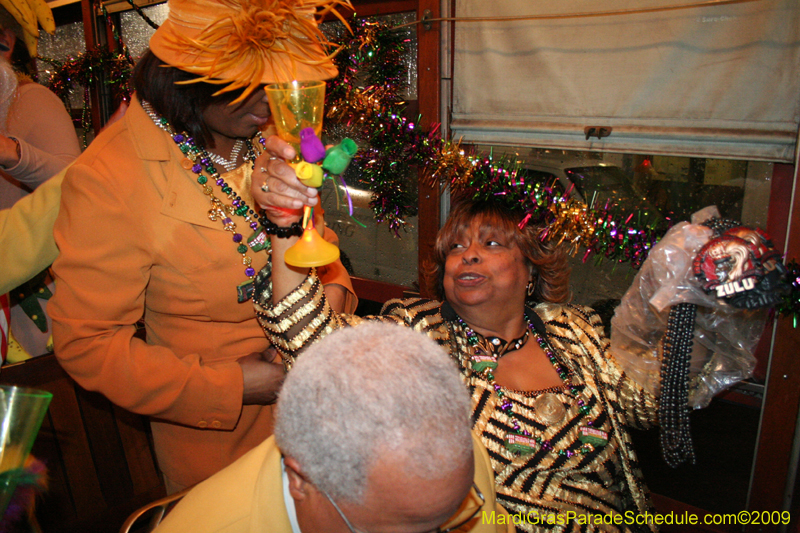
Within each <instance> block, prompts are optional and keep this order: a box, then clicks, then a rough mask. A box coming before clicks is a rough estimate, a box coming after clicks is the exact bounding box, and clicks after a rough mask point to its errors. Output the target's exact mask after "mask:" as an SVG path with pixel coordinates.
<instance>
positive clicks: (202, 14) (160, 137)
mask: <svg viewBox="0 0 800 533" xmlns="http://www.w3.org/2000/svg"><path fill="white" fill-rule="evenodd" d="M335 4H336V2H323V1H322V0H307V1H303V0H296V1H294V2H282V3H281V4H280V5H281V6H282V8H281V9H277V8H276V7H275V4H274V3H272V2H268V1H265V0H237V1H233V2H232V1H230V0H224V1H223V0H170V1H169V4H168V7H169V16H168V18H167V20H166V21H164V23H163V24H161V26H160V27H159V29H158V30H157V31H156V32H155V33H154V34H153V36H152V38H151V39H150V50H149V51H147V52H146V53H145V54H144V56H143V57H142V58H141V59H140V60H139V61H138V63H137V65H136V68H135V70H134V75H133V85H134V89H135V93H134V96H133V98H132V101H131V104H130V107H129V108H128V111H127V112H126V113H125V116H124V117H123V118H122V119H121V120H120V121H118V122H117V123H115V124H113V125H112V126H110V127H109V128H108V129H106V130H105V131H104V132H103V133H101V134H100V135H99V136H98V137H97V138H95V139H94V140H93V141H92V144H91V145H90V146H89V147H88V148H87V149H86V150H85V151H84V153H83V154H82V155H81V156H80V157H79V158H78V160H77V161H76V162H75V163H74V164H73V165H72V166H71V167H70V168H69V170H68V171H67V174H66V177H65V178H64V182H63V185H62V188H61V194H62V199H61V206H60V210H59V214H58V218H57V220H56V223H55V229H54V233H55V240H56V244H57V245H58V248H59V256H58V258H57V259H56V261H55V263H54V265H53V271H54V272H55V275H56V284H57V290H56V293H55V295H54V297H53V299H52V300H51V302H50V311H51V316H52V317H53V322H54V326H53V330H54V331H53V338H54V342H55V355H56V357H57V358H58V360H59V362H60V364H61V366H62V367H63V368H64V369H65V370H66V371H67V372H68V373H69V374H70V375H71V376H72V377H73V378H74V379H75V380H76V381H77V382H78V383H79V384H81V385H82V386H83V387H84V388H86V389H89V390H93V391H99V392H101V393H103V394H104V395H105V396H106V397H108V398H109V399H110V400H111V401H112V402H114V403H116V404H117V405H119V406H121V407H123V408H125V409H128V410H130V411H133V412H136V413H140V414H144V415H148V416H150V417H151V427H152V433H153V441H154V445H155V450H156V456H157V459H158V465H159V467H160V469H161V472H162V474H163V476H164V479H165V484H166V487H167V491H168V492H169V493H173V492H177V491H178V490H181V489H182V488H184V487H188V486H190V485H194V484H195V483H197V482H199V481H202V480H203V479H206V478H207V477H209V476H210V475H212V474H214V473H216V472H218V471H219V470H221V469H222V468H224V467H225V466H227V465H229V464H231V463H232V462H233V461H235V460H236V459H238V458H239V457H241V456H242V455H244V454H245V453H246V452H248V451H249V450H251V449H252V448H254V447H255V446H257V445H259V444H261V443H262V442H263V441H264V439H266V438H267V437H269V436H270V435H271V434H272V429H273V414H272V405H271V404H272V403H273V402H274V401H275V397H276V394H277V390H278V389H279V387H280V385H281V383H282V380H283V377H284V371H283V367H282V366H281V365H280V364H275V363H273V362H272V361H273V358H274V357H275V354H274V351H273V350H271V349H270V344H269V341H268V340H267V339H266V338H265V336H264V333H263V331H262V330H261V329H260V327H259V325H258V322H257V320H256V318H255V312H254V310H253V306H252V302H251V298H250V297H251V294H252V278H253V277H254V275H255V272H257V271H258V270H260V269H261V268H263V266H264V265H266V264H267V262H268V257H269V256H268V252H267V248H268V246H269V244H270V239H269V237H270V235H268V234H267V233H266V231H265V228H264V226H262V224H261V221H260V219H259V214H258V213H257V212H256V211H255V209H254V208H253V206H254V205H255V204H254V203H253V201H252V198H251V196H250V194H249V190H250V182H251V179H253V178H252V176H253V175H254V174H256V175H259V176H260V174H262V171H261V170H260V166H256V167H255V168H254V166H253V160H254V159H255V157H256V155H257V154H258V153H259V152H260V151H261V150H263V145H262V137H261V130H262V129H263V128H265V127H266V126H267V123H268V122H269V119H270V113H269V106H268V102H267V99H266V93H265V91H264V90H263V87H264V85H265V84H268V83H272V82H277V81H289V80H292V79H327V78H330V77H332V76H334V75H335V74H336V69H335V67H334V66H333V63H332V61H331V59H330V58H329V57H328V56H327V55H326V53H325V52H323V50H322V47H321V44H320V43H321V42H322V41H323V38H322V36H321V33H320V32H319V30H318V29H317V25H316V20H315V12H316V9H317V8H319V9H321V10H324V9H325V7H326V6H328V7H333V6H334V5H335ZM270 9H274V10H275V11H270ZM264 143H265V144H266V141H264ZM278 155H285V154H278ZM272 156H276V154H272ZM262 179H263V178H262V177H259V178H258V181H259V183H260V181H261V180H262ZM328 238H329V239H331V240H334V239H335V236H334V235H332V233H331V232H328ZM320 275H321V277H322V283H323V285H324V286H325V291H326V294H328V295H329V297H330V298H331V301H332V302H333V305H334V306H335V307H336V308H337V309H339V310H348V309H349V310H351V311H352V309H354V306H355V296H354V294H353V292H352V288H351V285H350V280H349V277H348V276H347V273H346V271H345V270H344V267H342V265H341V263H336V264H333V265H330V268H327V269H326V270H324V271H321V272H320ZM142 318H144V328H145V333H146V335H145V337H146V338H145V339H142V338H140V336H139V335H137V323H138V322H139V321H140V320H141V319H142Z"/></svg>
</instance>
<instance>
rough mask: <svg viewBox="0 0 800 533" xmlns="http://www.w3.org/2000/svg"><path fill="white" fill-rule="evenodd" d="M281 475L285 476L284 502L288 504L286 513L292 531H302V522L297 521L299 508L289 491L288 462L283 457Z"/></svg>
mask: <svg viewBox="0 0 800 533" xmlns="http://www.w3.org/2000/svg"><path fill="white" fill-rule="evenodd" d="M281 477H282V478H283V504H284V505H285V506H286V514H287V515H289V523H290V524H291V525H292V533H302V531H300V524H298V523H297V509H296V508H295V506H294V498H292V495H291V494H290V493H289V476H288V475H287V474H286V464H285V463H284V462H283V457H281Z"/></svg>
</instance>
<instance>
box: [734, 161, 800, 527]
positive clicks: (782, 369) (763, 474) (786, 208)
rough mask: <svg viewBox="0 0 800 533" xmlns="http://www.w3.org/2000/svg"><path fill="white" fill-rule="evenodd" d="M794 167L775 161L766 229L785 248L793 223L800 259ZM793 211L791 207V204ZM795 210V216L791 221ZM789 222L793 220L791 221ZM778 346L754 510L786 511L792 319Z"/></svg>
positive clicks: (794, 381) (795, 373)
mask: <svg viewBox="0 0 800 533" xmlns="http://www.w3.org/2000/svg"><path fill="white" fill-rule="evenodd" d="M793 183H794V168H793V167H792V165H777V164H776V165H775V169H774V173H773V183H772V193H771V195H770V206H769V219H768V222H767V231H768V233H769V234H770V235H771V236H772V237H773V240H774V242H775V244H776V245H777V246H778V247H779V248H781V247H783V243H784V242H785V240H786V235H787V233H786V231H787V230H786V228H787V227H788V231H789V235H790V236H791V238H790V240H789V246H788V248H787V250H785V253H786V257H787V258H795V259H796V258H800V239H799V238H798V235H800V209H798V207H800V204H798V201H800V190H797V191H795V195H794V198H792V195H791V194H790V192H791V191H792V189H793ZM791 206H794V209H792V210H791V211H790V207H791ZM790 213H791V219H789V216H790ZM787 220H788V223H787V222H786V221H787ZM776 327H777V331H776V336H775V346H774V348H773V352H772V362H771V368H770V375H769V376H768V381H767V388H766V394H765V397H764V412H763V415H762V420H761V435H760V438H759V442H758V450H757V452H756V467H755V469H754V475H753V480H752V484H751V488H750V503H749V509H750V510H754V511H775V510H780V509H781V504H782V501H783V497H784V492H785V491H786V489H787V487H786V482H787V477H788V475H789V468H790V457H791V451H792V445H793V437H794V433H795V426H796V423H797V413H798V405H800V358H798V357H797V354H798V353H800V331H798V330H797V329H795V328H794V327H793V324H792V320H791V319H790V318H779V319H777V324H776ZM777 530H778V527H777V526H758V527H756V526H751V527H749V528H748V529H747V531H777Z"/></svg>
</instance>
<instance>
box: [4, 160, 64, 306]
mask: <svg viewBox="0 0 800 533" xmlns="http://www.w3.org/2000/svg"><path fill="white" fill-rule="evenodd" d="M66 172H67V169H66V168H65V169H64V170H62V171H61V172H59V173H58V174H56V175H55V176H53V177H52V178H50V179H49V180H47V181H45V182H44V183H42V184H41V185H39V186H38V187H37V188H36V190H35V191H33V192H32V193H31V194H29V195H27V196H25V197H23V198H22V199H20V200H18V201H17V203H15V204H14V206H13V207H10V208H8V209H3V210H0V265H3V268H2V269H0V294H4V293H6V292H8V291H10V290H11V289H14V288H16V287H18V286H20V285H22V284H23V283H25V282H26V281H28V280H29V279H31V278H32V277H33V276H35V275H36V274H38V273H39V272H41V271H42V270H44V269H45V268H47V267H49V266H50V265H51V264H52V263H53V261H54V260H55V258H56V256H57V255H58V248H56V241H55V240H54V239H53V224H54V223H55V221H56V216H57V215H58V205H59V203H60V202H61V182H62V181H63V180H64V174H66Z"/></svg>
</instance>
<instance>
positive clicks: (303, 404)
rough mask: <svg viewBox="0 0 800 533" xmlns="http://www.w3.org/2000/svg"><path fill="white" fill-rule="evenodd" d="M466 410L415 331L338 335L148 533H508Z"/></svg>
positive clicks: (301, 366)
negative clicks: (229, 459) (270, 411)
mask: <svg viewBox="0 0 800 533" xmlns="http://www.w3.org/2000/svg"><path fill="white" fill-rule="evenodd" d="M469 403H470V402H469V395H468V394H467V391H466V389H465V388H464V386H463V384H462V383H461V380H460V379H459V375H458V370H457V369H456V367H455V365H454V364H453V362H452V361H451V360H449V358H448V357H447V355H446V354H444V353H443V352H442V351H441V349H440V348H439V347H438V346H437V345H436V343H434V342H433V341H431V340H429V339H427V338H426V337H425V336H424V335H421V334H419V333H415V332H412V331H409V330H407V329H404V328H400V327H397V326H394V325H388V324H365V325H364V326H361V327H357V328H352V329H349V330H343V331H339V332H336V333H335V334H334V335H331V336H329V337H327V338H326V339H324V340H323V341H322V342H320V343H319V344H316V345H314V346H313V347H311V348H310V349H309V350H308V352H307V353H306V354H304V355H303V357H302V358H301V359H300V360H299V361H298V363H297V364H296V365H295V367H294V369H293V370H292V372H291V373H290V374H289V375H288V376H287V378H286V383H285V384H284V387H283V390H282V391H281V395H280V398H279V400H278V405H277V415H276V420H275V436H273V437H270V438H269V439H268V440H266V441H265V442H264V443H262V444H261V445H259V446H258V447H256V448H255V449H254V450H252V451H250V452H249V453H248V454H247V455H245V456H244V457H242V458H241V459H239V460H238V461H237V462H235V463H234V464H232V465H231V466H229V467H228V468H226V469H224V470H222V471H221V472H219V473H217V474H216V475H214V476H212V477H211V478H210V479H208V480H206V481H204V482H203V483H200V484H199V485H198V486H196V487H195V488H193V489H192V490H191V491H189V493H188V494H187V495H186V496H185V497H184V498H183V499H182V500H181V501H180V502H179V503H178V505H177V506H176V507H175V508H174V509H173V510H172V511H171V512H170V513H169V514H168V515H167V517H166V519H165V520H164V521H163V522H162V524H161V525H160V526H159V527H158V528H157V529H156V531H157V532H158V533H179V532H180V533H182V532H185V531H192V532H193V533H211V532H221V531H225V532H226V533H246V532H247V533H250V532H252V533H256V532H259V533H300V532H303V533H348V532H349V533H355V532H359V531H369V532H371V533H381V532H387V533H388V532H402V533H423V532H431V531H437V532H445V531H456V530H457V531H470V532H474V533H478V532H482V533H488V532H495V531H498V532H499V531H509V530H510V529H509V525H508V524H510V520H507V519H506V518H507V515H505V513H504V512H503V510H502V508H500V507H498V506H497V505H496V503H495V496H494V484H493V480H492V478H493V474H492V469H491V466H490V463H489V457H488V456H487V455H486V450H485V449H484V448H483V446H482V445H481V444H480V441H479V440H478V439H477V438H475V437H474V436H472V432H471V431H470V419H469V411H470V408H469ZM488 517H493V519H489V518H488Z"/></svg>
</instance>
